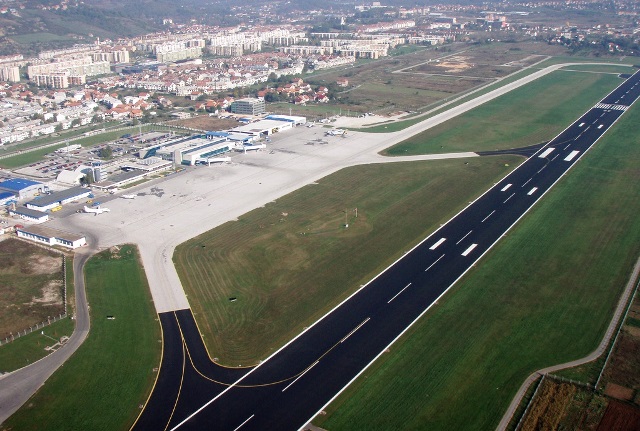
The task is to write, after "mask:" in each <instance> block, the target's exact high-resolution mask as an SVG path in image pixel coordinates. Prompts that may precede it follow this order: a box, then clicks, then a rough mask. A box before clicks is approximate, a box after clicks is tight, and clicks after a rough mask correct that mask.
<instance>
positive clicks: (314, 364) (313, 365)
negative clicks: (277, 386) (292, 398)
mask: <svg viewBox="0 0 640 431" xmlns="http://www.w3.org/2000/svg"><path fill="white" fill-rule="evenodd" d="M318 362H320V361H315V362H314V363H313V364H311V366H310V367H309V368H307V369H306V370H304V371H303V372H302V374H300V375H299V376H298V377H296V379H295V380H294V381H293V382H291V383H289V384H288V385H287V387H286V388H284V389H283V390H282V392H284V391H286V390H287V389H289V387H290V386H291V385H293V384H294V383H295V382H297V381H298V380H299V379H300V377H302V376H304V375H305V374H307V372H308V371H309V370H310V369H312V368H313V367H315V366H316V364H317V363H318ZM252 417H253V416H251V418H252ZM251 418H249V419H251ZM249 419H247V421H248V420H249ZM247 421H245V422H244V423H243V424H242V425H244V424H245V423H246V422H247ZM242 425H240V427H241V426H242ZM240 427H238V428H240ZM238 428H236V429H238Z"/></svg>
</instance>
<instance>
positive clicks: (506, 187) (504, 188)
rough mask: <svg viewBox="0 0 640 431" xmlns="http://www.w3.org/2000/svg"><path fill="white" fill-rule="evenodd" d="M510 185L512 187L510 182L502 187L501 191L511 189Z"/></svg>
mask: <svg viewBox="0 0 640 431" xmlns="http://www.w3.org/2000/svg"><path fill="white" fill-rule="evenodd" d="M509 187H511V183H509V184H507V185H506V186H504V187H503V188H501V189H500V191H501V192H506V191H507V190H509Z"/></svg>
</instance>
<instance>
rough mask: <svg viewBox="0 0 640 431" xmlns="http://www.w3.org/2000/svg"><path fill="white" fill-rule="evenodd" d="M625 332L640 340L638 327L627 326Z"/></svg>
mask: <svg viewBox="0 0 640 431" xmlns="http://www.w3.org/2000/svg"><path fill="white" fill-rule="evenodd" d="M624 330H625V331H626V332H627V333H628V334H629V335H631V336H632V337H635V338H640V328H638V327H637V326H627V327H625V328H624Z"/></svg>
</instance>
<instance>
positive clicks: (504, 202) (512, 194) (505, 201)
mask: <svg viewBox="0 0 640 431" xmlns="http://www.w3.org/2000/svg"><path fill="white" fill-rule="evenodd" d="M514 195H515V193H511V196H509V197H508V198H507V199H505V200H504V201H503V202H502V203H503V204H506V203H507V201H508V200H509V199H511V198H512V197H513V196H514Z"/></svg>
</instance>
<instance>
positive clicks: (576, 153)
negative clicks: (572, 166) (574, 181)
mask: <svg viewBox="0 0 640 431" xmlns="http://www.w3.org/2000/svg"><path fill="white" fill-rule="evenodd" d="M579 153H580V151H575V150H574V151H572V152H570V153H569V155H568V156H567V157H565V158H564V161H565V162H570V161H571V160H573V159H574V158H575V157H576V156H577V155H578V154H579Z"/></svg>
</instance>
